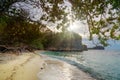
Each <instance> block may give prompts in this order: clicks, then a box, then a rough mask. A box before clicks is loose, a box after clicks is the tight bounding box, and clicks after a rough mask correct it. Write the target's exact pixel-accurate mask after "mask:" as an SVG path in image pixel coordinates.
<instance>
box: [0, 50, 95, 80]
mask: <svg viewBox="0 0 120 80" xmlns="http://www.w3.org/2000/svg"><path fill="white" fill-rule="evenodd" d="M38 53H40V52H38ZM9 56H10V55H9ZM5 59H7V57H6V58H5ZM3 60H4V59H3ZM8 60H9V61H7V62H6V60H5V62H4V61H3V63H0V80H95V79H93V78H92V77H90V76H89V75H88V74H86V73H84V72H83V71H81V70H79V69H78V68H76V67H75V66H72V65H70V64H68V63H66V62H63V61H60V60H56V59H53V58H50V57H48V56H45V55H36V54H33V53H29V54H23V55H20V56H16V57H15V58H14V59H12V60H10V59H8Z"/></svg>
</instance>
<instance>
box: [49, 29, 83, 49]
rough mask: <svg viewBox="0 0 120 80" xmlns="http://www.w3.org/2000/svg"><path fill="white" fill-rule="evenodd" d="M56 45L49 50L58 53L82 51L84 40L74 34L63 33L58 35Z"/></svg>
mask: <svg viewBox="0 0 120 80" xmlns="http://www.w3.org/2000/svg"><path fill="white" fill-rule="evenodd" d="M58 35H59V36H58V38H57V40H56V41H55V44H53V46H52V47H51V48H49V49H51V50H58V51H82V50H83V49H84V47H83V45H82V38H81V36H80V35H78V34H76V33H74V32H69V31H67V32H62V33H59V34H58Z"/></svg>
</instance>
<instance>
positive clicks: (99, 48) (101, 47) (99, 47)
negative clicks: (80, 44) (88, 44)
mask: <svg viewBox="0 0 120 80" xmlns="http://www.w3.org/2000/svg"><path fill="white" fill-rule="evenodd" d="M94 49H95V50H104V49H105V48H104V47H103V46H95V47H92V48H88V50H94Z"/></svg>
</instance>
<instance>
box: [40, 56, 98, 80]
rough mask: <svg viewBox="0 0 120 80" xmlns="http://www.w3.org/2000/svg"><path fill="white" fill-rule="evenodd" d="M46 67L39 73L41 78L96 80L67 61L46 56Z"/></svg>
mask: <svg viewBox="0 0 120 80" xmlns="http://www.w3.org/2000/svg"><path fill="white" fill-rule="evenodd" d="M43 57H44V58H45V59H44V61H45V63H46V65H45V69H43V70H41V71H40V72H39V73H38V78H39V80H96V79H94V78H92V77H91V76H90V75H89V74H87V73H85V72H83V71H81V70H80V69H78V68H77V67H75V66H72V65H70V64H68V63H66V62H63V61H60V60H57V59H53V58H50V57H47V56H44V55H43Z"/></svg>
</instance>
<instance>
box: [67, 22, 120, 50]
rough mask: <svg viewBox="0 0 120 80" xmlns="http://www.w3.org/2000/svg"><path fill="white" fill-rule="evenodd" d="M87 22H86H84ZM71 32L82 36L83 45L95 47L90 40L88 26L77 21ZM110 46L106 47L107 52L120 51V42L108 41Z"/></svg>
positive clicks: (71, 26)
mask: <svg viewBox="0 0 120 80" xmlns="http://www.w3.org/2000/svg"><path fill="white" fill-rule="evenodd" d="M84 22H85V21H84ZM68 30H69V31H73V32H76V33H78V34H80V35H81V36H82V43H83V44H85V45H87V46H88V47H94V46H95V45H94V44H93V42H92V41H90V40H89V38H88V37H89V31H88V26H87V25H86V24H85V23H83V22H81V21H75V22H74V23H73V24H72V25H70V27H69V28H68ZM94 41H95V42H98V40H97V39H95V40H94ZM108 43H109V44H110V45H109V46H107V47H105V49H106V50H120V40H118V41H115V40H108Z"/></svg>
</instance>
